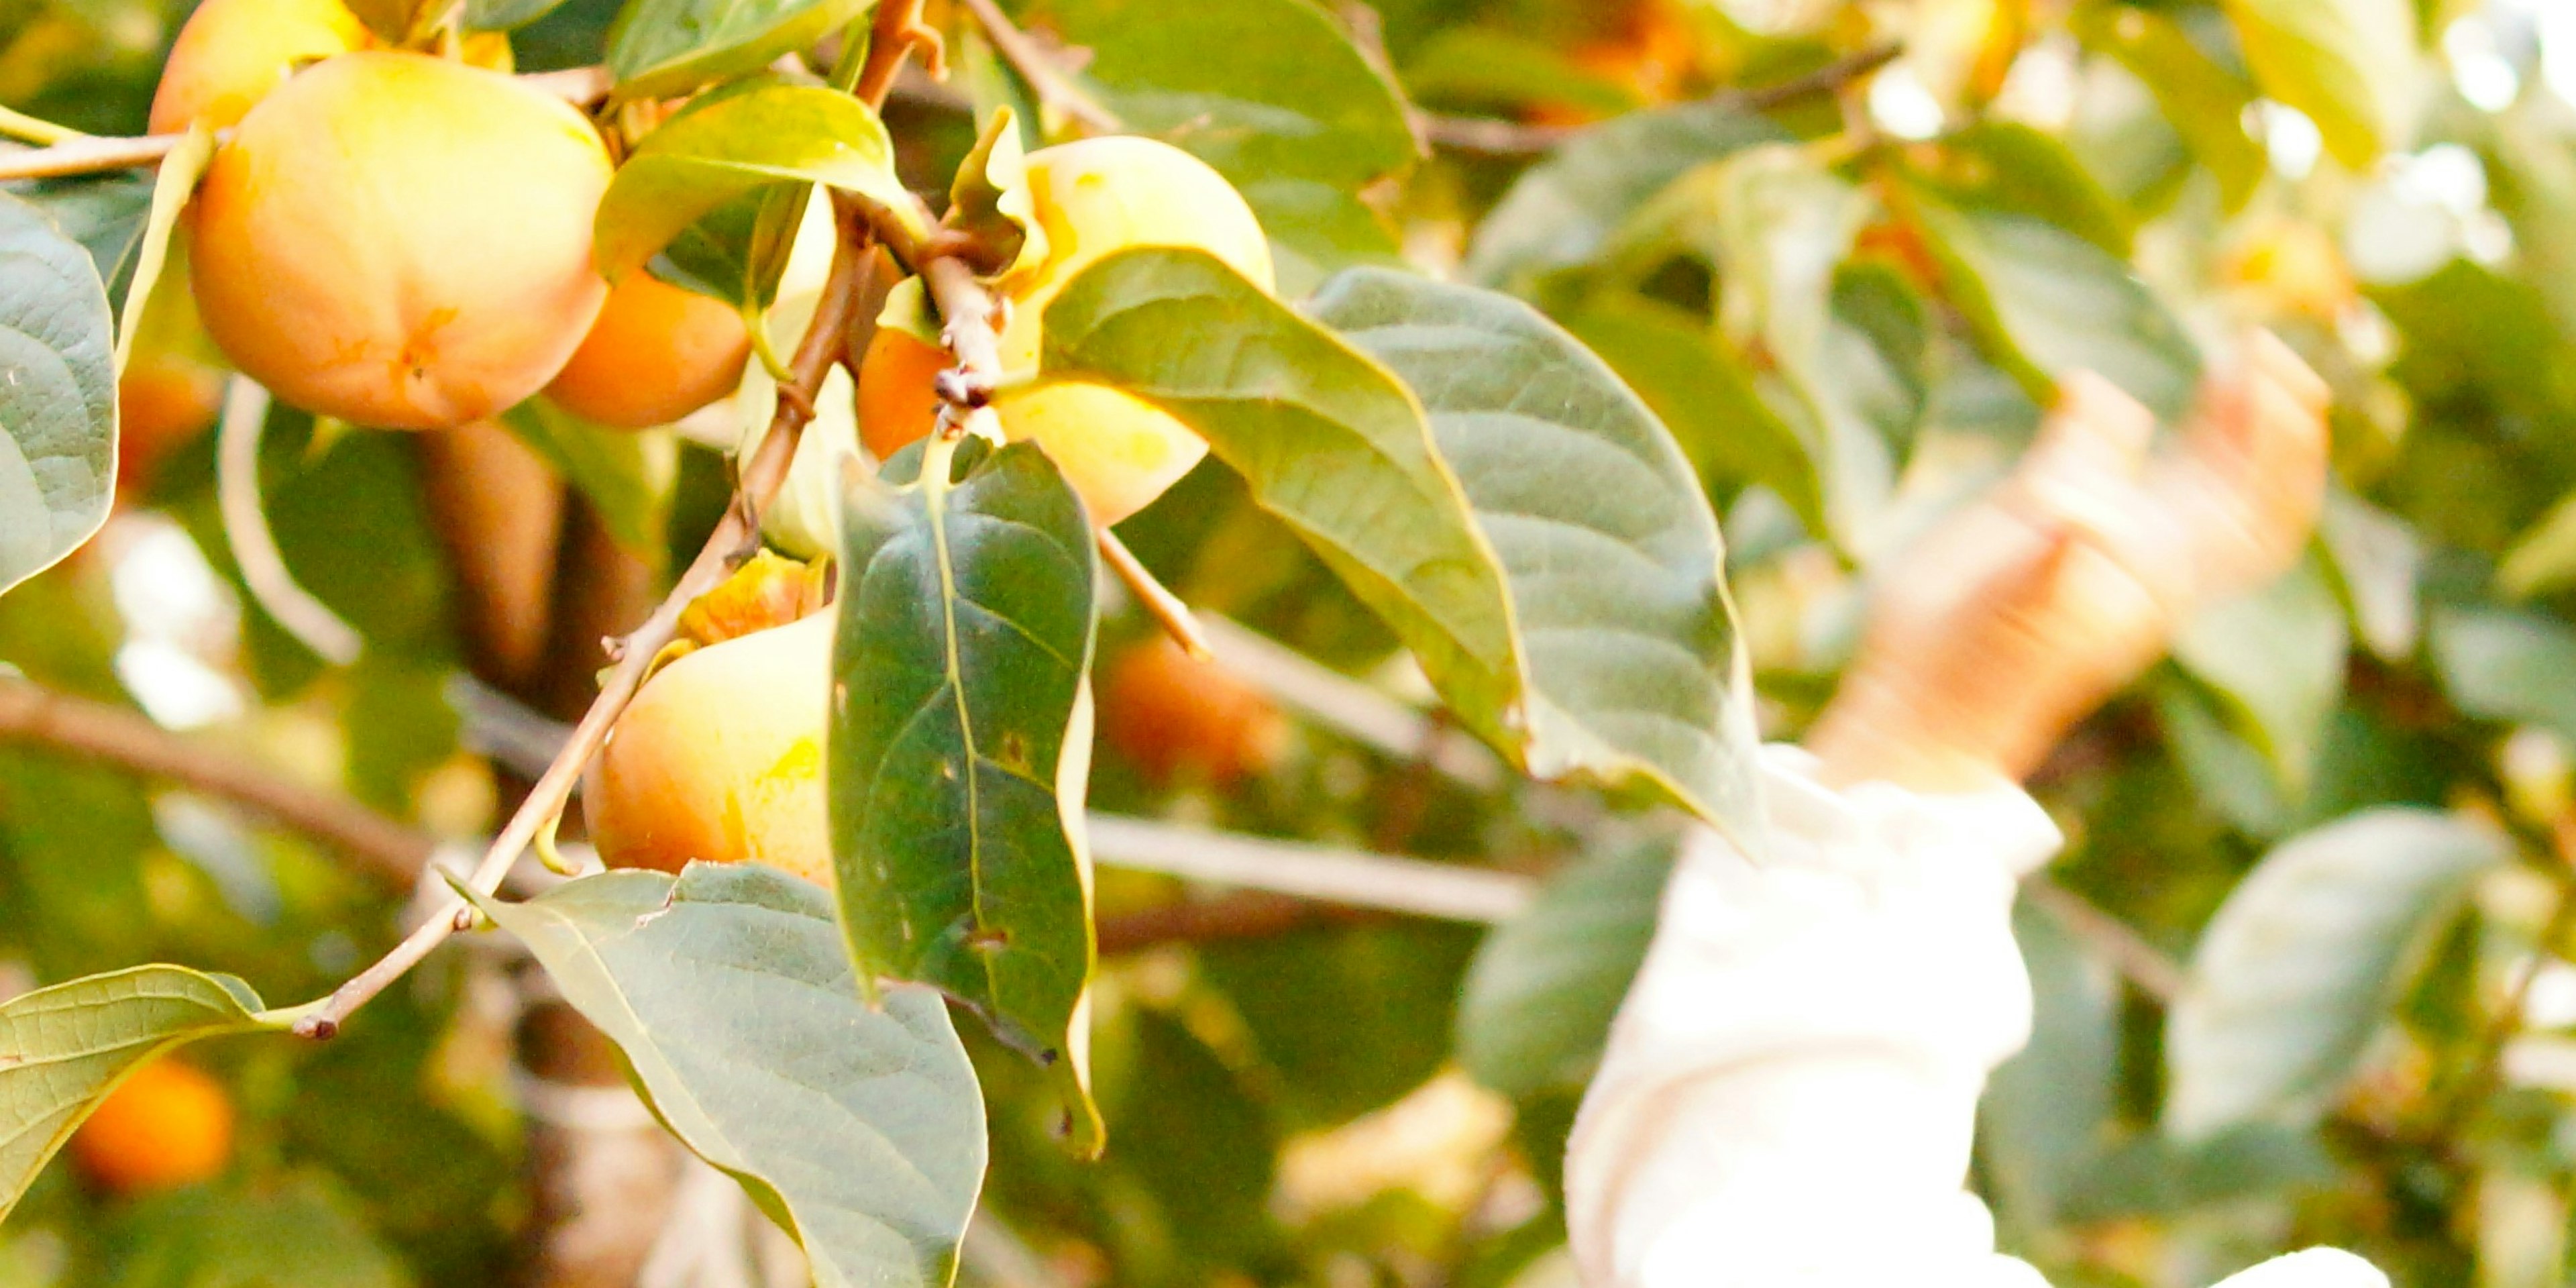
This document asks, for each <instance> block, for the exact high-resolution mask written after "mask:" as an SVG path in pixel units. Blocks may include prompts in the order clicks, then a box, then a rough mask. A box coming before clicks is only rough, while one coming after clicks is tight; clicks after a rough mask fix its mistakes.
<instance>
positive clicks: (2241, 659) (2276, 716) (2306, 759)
mask: <svg viewBox="0 0 2576 1288" xmlns="http://www.w3.org/2000/svg"><path fill="white" fill-rule="evenodd" d="M2351 643H2352V641H2351V632H2350V630H2349V629H2348V628H2347V627H2346V625H2345V622H2344V613H2343V606H2342V605H2341V604H2339V603H2337V602H2336V601H2335V597H2334V591H2333V590H2332V589H2330V588H2328V587H2327V585H2326V582H2325V577H2324V575H2323V574H2322V573H2321V572H2320V571H2319V569H2318V567H2317V564H2316V561H2315V560H2313V559H2311V560H2308V561H2306V562H2303V563H2301V564H2300V565H2299V566H2298V567H2297V568H2294V569H2292V570H2291V571H2290V572H2288V573H2287V574H2284V575H2283V576H2282V577H2280V578H2279V579H2277V580H2275V581H2274V582H2273V583H2272V584H2271V585H2269V586H2266V587H2264V588H2262V589H2260V590H2257V591H2254V592H2252V593H2250V594H2245V595H2239V596H2237V597H2235V598H2233V599H2228V600H2224V601H2221V602H2219V603H2216V604H2211V605H2208V606H2206V607H2204V608H2202V609H2201V610H2200V611H2199V612H2198V613H2196V614H2194V615H2193V617H2192V619H2191V620H2190V621H2189V622H2187V623H2185V624H2184V625H2183V628H2182V631H2181V632H2180V633H2179V634H2177V635H2176V636H2175V637H2174V660H2176V661H2178V662H2180V663H2182V665H2183V669H2184V670H2187V671H2189V672H2191V673H2192V674H2193V675H2195V676H2197V677H2199V678H2200V679H2201V680H2202V681H2203V682H2205V683H2207V684H2208V685H2210V686H2211V687H2212V688H2214V689H2216V690H2218V691H2219V692H2220V693H2222V694H2225V695H2226V696H2227V697H2228V698H2229V699H2230V700H2231V701H2232V702H2233V703H2234V705H2235V706H2236V707H2237V709H2238V711H2239V712H2240V713H2241V715H2242V716H2243V717H2244V719H2245V720H2246V721H2247V722H2248V724H2249V725H2250V728H2251V731H2252V733H2253V735H2254V741H2255V742H2256V744H2257V745H2259V746H2261V747H2262V748H2263V749H2264V751H2265V752H2267V753H2269V754H2270V756H2271V759H2272V765H2273V772H2274V773H2275V774H2277V775H2278V776H2279V778H2280V780H2281V782H2282V784H2283V785H2284V786H2287V787H2288V788H2290V789H2291V791H2292V792H2293V793H2296V792H2298V791H2302V790H2304V789H2305V788H2306V785H2307V780H2308V771H2309V769H2310V768H2311V767H2312V766H2313V765H2314V763H2315V761H2316V752H2317V743H2318V740H2319V739H2320V738H2321V737H2322V736H2323V734H2324V732H2325V724H2326V720H2327V718H2328V717H2330V716H2332V715H2333V714H2334V709H2335V704H2336V703H2338V702H2339V701H2341V700H2342V698H2343V677H2344V660H2345V655H2346V654H2347V653H2348V652H2349V651H2350V650H2351Z"/></svg>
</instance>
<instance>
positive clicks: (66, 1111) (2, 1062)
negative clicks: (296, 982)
mask: <svg viewBox="0 0 2576 1288" xmlns="http://www.w3.org/2000/svg"><path fill="white" fill-rule="evenodd" d="M264 1009H266V1004H265V1003H263V1002H261V1001H260V1000H259V995H258V994H256V993H253V992H252V991H251V990H250V986H249V985H247V984H244V983H242V982H241V981H240V980H237V979H234V978H232V977H231V976H228V975H208V974H204V973H202V972H199V971H193V970H189V969H187V968H185V967H182V966H137V967H134V968H132V969H130V970H121V971H116V972H114V973H112V974H106V975H92V976H90V977H89V978H87V979H76V980H73V981H72V982H70V983H68V984H57V985H55V986H53V987H52V988H40V989H37V990H36V991H35V992H32V993H24V994H21V995H19V996H17V997H15V998H12V999H10V1000H9V1001H7V1002H5V1003H0V1220H5V1219H6V1218H7V1217H8V1215H9V1209H11V1208H12V1207H15V1206H16V1205H17V1202H18V1197H19V1196H20V1195H22V1194H24V1193H26V1192H27V1185H28V1183H29V1182H31V1181H33V1180H35V1179H36V1173H37V1172H38V1171H40V1170H42V1169H43V1167H44V1166H45V1160H47V1159H49V1158H52V1157H53V1156H54V1151H55V1150H58V1149H61V1148H62V1146H63V1142H64V1141H67V1140H69V1139H71V1135H72V1129H73V1128H75V1127H78V1126H80V1125H81V1120H82V1119H84V1118H87V1117H89V1114H90V1111H91V1110H93V1109H96V1108H98V1103H99V1102H100V1101H101V1100H104V1099H106V1098H107V1093H108V1092H110V1091H112V1090H114V1089H115V1088H116V1084H117V1083H119V1082H121V1081H123V1080H124V1079H125V1075H127V1074H129V1073H131V1072H133V1071H134V1070H135V1069H136V1068H138V1067H140V1066H141V1065H142V1064H143V1062H144V1061H146V1060H149V1059H151V1058H152V1057H154V1056H156V1055H159V1054H161V1053H162V1052H164V1051H167V1050H169V1049H170V1048H172V1047H175V1046H178V1045H180V1044H182V1043H185V1042H192V1041H194V1040H196V1039H198V1038H206V1037H214V1036H217V1035H219V1034H224V1033H247V1032H250V1031H252V1030H255V1029H259V1028H263V1027H267V1023H266V1022H265V1021H263V1020H262V1019H261V1018H260V1016H259V1012H261V1011H262V1010H264Z"/></svg>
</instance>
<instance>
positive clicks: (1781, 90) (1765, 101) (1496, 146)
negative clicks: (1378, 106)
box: [1421, 45, 1904, 157]
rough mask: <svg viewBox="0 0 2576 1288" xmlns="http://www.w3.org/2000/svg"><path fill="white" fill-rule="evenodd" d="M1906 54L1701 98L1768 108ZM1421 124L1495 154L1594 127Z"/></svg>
mask: <svg viewBox="0 0 2576 1288" xmlns="http://www.w3.org/2000/svg"><path fill="white" fill-rule="evenodd" d="M1903 52H1904V50H1903V49H1902V48H1901V47H1899V46H1896V45H1877V46H1873V47H1871V48H1869V49H1864V50H1862V51H1861V52H1859V53H1856V54H1853V55H1851V56H1849V57H1846V58H1838V59H1835V60H1834V61H1832V62H1830V63H1827V64H1825V65H1824V66H1822V67H1819V68H1817V69H1815V70H1814V71H1811V72H1808V73H1806V74H1805V75H1803V76H1793V77H1790V78H1789V79H1787V80H1784V81H1776V82H1774V83H1772V84H1769V85H1757V86H1754V87H1753V88H1750V89H1736V90H1725V91H1721V92H1719V93H1716V94H1712V95H1710V96H1709V97H1708V98H1706V99H1704V100H1702V101H1704V102H1707V103H1711V104H1716V105H1719V106H1724V107H1732V108H1736V109H1738V110H1741V111H1746V112H1768V111H1771V110H1773V109H1775V108H1780V107H1785V106H1787V105H1789V104H1791V103H1794V102H1797V101H1798V100H1799V99H1802V98H1808V97H1811V96H1813V95H1817V94H1827V93H1832V92H1834V91H1837V90H1840V89H1841V88H1842V87H1843V86H1845V85H1848V84H1850V83H1852V82H1853V81H1856V80H1859V79H1860V78H1861V77H1863V76H1867V75H1869V74H1870V73H1871V72H1874V71H1877V70H1878V69H1879V68H1881V67H1885V66H1886V65H1887V64H1889V63H1890V62H1893V61H1895V59H1896V57H1897V55H1899V54H1901V53H1903ZM1421 126H1422V134H1423V137H1424V138H1426V139H1429V140H1430V141H1431V142H1432V144H1433V145H1435V146H1438V147H1444V148H1447V149H1449V150H1450V151H1453V152H1469V153H1474V154H1476V155H1478V156H1492V157H1530V156H1537V155H1539V154H1541V153H1544V152H1549V151H1553V150H1554V149H1555V148H1556V147H1557V145H1559V144H1561V143H1564V142H1565V141H1566V140H1568V139H1571V138H1574V137H1576V136H1577V135H1580V134H1582V133H1584V132H1585V131H1587V130H1590V129H1591V128H1593V127H1591V126H1589V125H1523V124H1521V123H1520V122H1518V121H1505V120H1499V119H1497V118H1494V117H1488V116H1447V115H1442V114H1439V113H1425V114H1424V115H1423V117H1422V121H1421Z"/></svg>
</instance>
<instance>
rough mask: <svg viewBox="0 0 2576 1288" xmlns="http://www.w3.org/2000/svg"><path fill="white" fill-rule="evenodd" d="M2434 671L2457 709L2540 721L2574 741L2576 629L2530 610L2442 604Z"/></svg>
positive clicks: (2434, 638) (2437, 617) (2525, 721)
mask: <svg viewBox="0 0 2576 1288" xmlns="http://www.w3.org/2000/svg"><path fill="white" fill-rule="evenodd" d="M2431 642H2432V654H2433V669H2434V671H2435V672H2436V673H2437V674H2439V675H2440V676H2441V677H2442V687H2443V688H2444V689H2446V690H2448V691H2449V693H2450V695H2451V701H2452V703H2453V704H2455V705H2457V706H2458V707H2459V709H2460V710H2461V711H2462V712H2463V713H2465V714H2467V715H2470V716H2473V717H2475V718H2477V719H2480V720H2503V721H2511V722H2513V723H2516V724H2531V725H2538V726H2540V727H2541V728H2543V729H2547V730H2549V731H2550V732H2551V733H2554V734H2557V735H2558V736H2559V737H2561V738H2564V739H2567V740H2568V741H2569V742H2571V743H2576V686H2571V685H2569V684H2568V683H2567V677H2569V676H2571V675H2576V631H2570V630H2569V629H2568V628H2567V627H2566V626H2565V625H2563V624H2561V623H2559V622H2558V621H2556V620H2554V619H2552V618H2547V617H2542V616H2539V615H2537V614H2532V613H2514V612H2503V611H2496V610H2489V609H2445V610H2443V611H2440V612H2438V613H2436V614H2434V617H2433V622H2432V641H2431Z"/></svg>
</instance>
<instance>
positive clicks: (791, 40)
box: [500, 0, 876, 138]
mask: <svg viewBox="0 0 2576 1288" xmlns="http://www.w3.org/2000/svg"><path fill="white" fill-rule="evenodd" d="M500 2H501V3H505V4H507V3H511V0H500ZM520 2H521V3H529V2H534V0H520ZM875 8H876V3H875V0H627V3H626V7H625V8H624V9H623V10H620V11H619V13H618V15H617V21H616V22H615V23H614V24H613V25H611V26H610V27H609V29H608V71H609V75H611V76H612V77H614V78H615V81H616V86H615V90H614V93H615V95H616V97H617V98H619V99H621V100H632V99H642V98H675V97H678V96H680V95H683V94H686V93H688V92H689V91H691V90H693V89H696V88H698V87H699V86H701V85H706V84H710V83H712V82H715V81H720V80H723V79H724V78H726V77H728V76H733V75H737V74H740V73H742V72H748V71H755V70H757V69H759V68H762V67H766V66H768V65H769V64H770V62H771V61H772V60H773V59H776V58H777V57H778V56H779V55H780V54H784V53H788V52H791V51H794V50H801V49H804V48H806V47H807V46H809V45H812V44H814V43H815V42H816V41H819V40H821V39H822V38H823V37H825V36H827V35H830V34H831V33H833V32H835V31H838V30H840V29H841V28H843V27H845V26H848V25H849V24H851V23H852V22H855V21H856V20H858V19H860V18H863V17H866V16H867V15H868V14H869V13H870V12H871V11H873V10H874V9H875ZM851 101H852V102H854V103H855V102H856V101H857V100H855V99H853V100H851ZM664 128H665V129H667V128H669V127H668V125H665V126H664ZM647 137H648V138H649V137H650V136H647Z"/></svg>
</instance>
